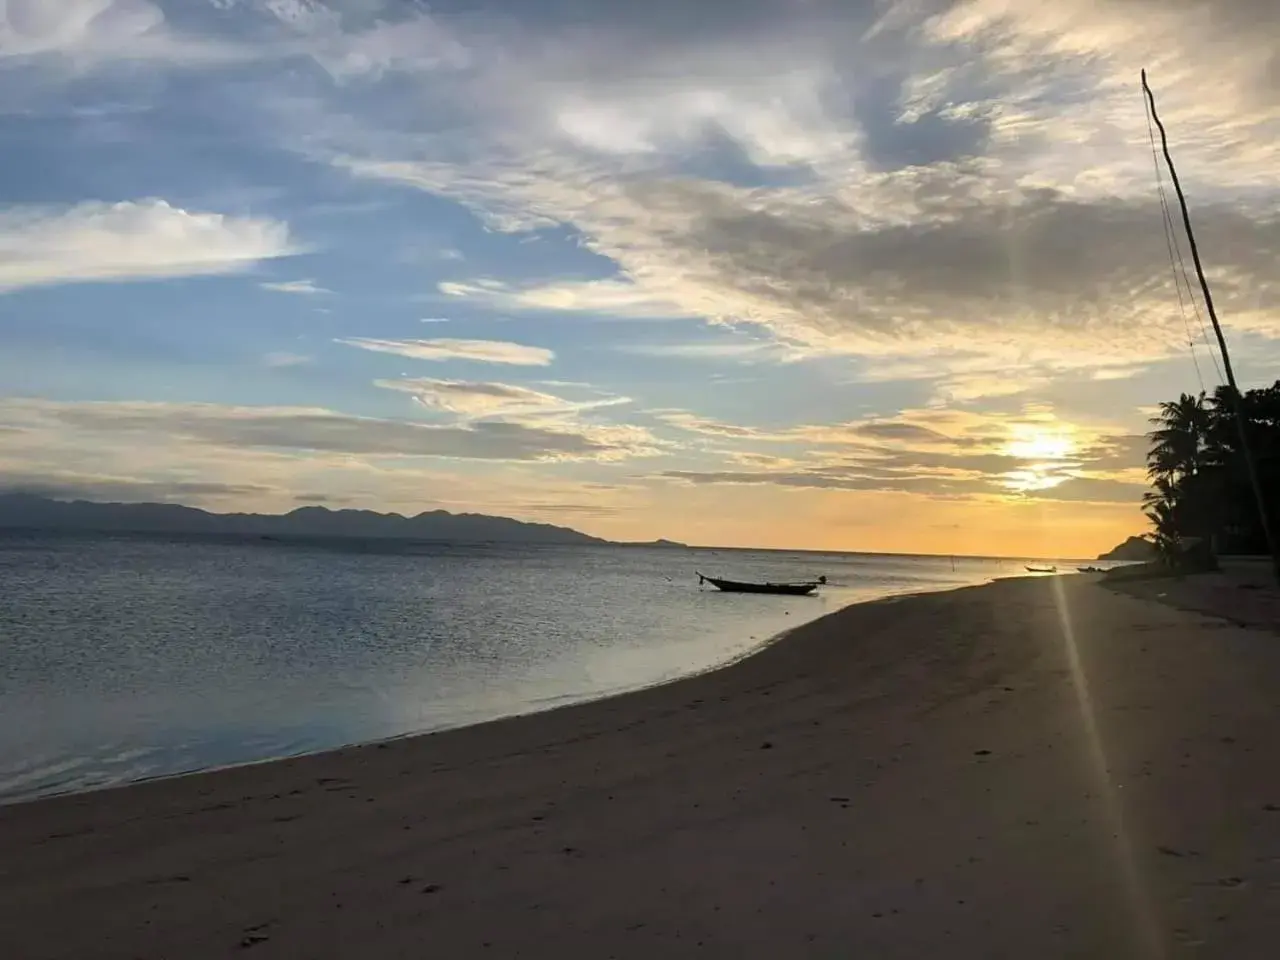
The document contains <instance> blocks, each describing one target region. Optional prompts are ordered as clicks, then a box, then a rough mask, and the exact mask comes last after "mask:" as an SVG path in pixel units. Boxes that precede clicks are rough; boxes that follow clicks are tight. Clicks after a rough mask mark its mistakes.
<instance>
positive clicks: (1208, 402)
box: [1143, 381, 1280, 553]
mask: <svg viewBox="0 0 1280 960" xmlns="http://www.w3.org/2000/svg"><path fill="white" fill-rule="evenodd" d="M1228 391H1229V388H1228V387H1219V388H1218V389H1217V390H1216V391H1214V394H1213V395H1212V396H1210V397H1206V396H1205V395H1204V394H1203V393H1201V394H1199V395H1192V394H1187V393H1184V394H1182V396H1180V397H1179V398H1178V399H1177V400H1174V401H1166V402H1165V403H1162V404H1160V411H1159V413H1158V414H1157V415H1156V416H1154V417H1152V418H1151V424H1152V427H1153V428H1154V429H1153V430H1152V431H1151V433H1149V434H1148V435H1147V436H1148V439H1149V440H1150V441H1151V446H1150V448H1149V450H1148V451H1147V475H1148V477H1149V478H1150V480H1151V490H1150V491H1149V492H1148V493H1147V495H1146V496H1145V497H1144V498H1143V506H1144V512H1145V513H1146V515H1147V518H1148V519H1149V520H1150V521H1151V524H1152V527H1153V528H1154V539H1155V542H1156V545H1157V547H1160V548H1161V549H1162V551H1165V552H1169V551H1172V550H1173V549H1174V548H1175V547H1176V545H1177V543H1178V542H1179V540H1180V539H1181V538H1183V537H1203V538H1210V539H1212V540H1213V542H1214V543H1215V545H1216V547H1217V550H1218V552H1220V553H1266V551H1267V544H1266V537H1265V536H1264V534H1263V530H1262V524H1261V522H1260V520H1259V517H1258V510H1257V506H1256V504H1255V502H1254V498H1253V492H1252V490H1251V489H1250V485H1249V474H1248V470H1247V468H1246V465H1245V462H1244V457H1243V454H1242V452H1241V450H1240V438H1239V434H1238V433H1237V431H1236V425H1235V423H1234V422H1233V420H1232V416H1233V414H1232V406H1233V405H1232V403H1231V394H1230V393H1229V392H1228ZM1240 407H1241V410H1242V411H1243V415H1244V418H1245V428H1246V430H1247V432H1248V435H1249V440H1250V443H1251V445H1252V446H1253V450H1254V456H1255V458H1256V460H1257V464H1258V472H1259V475H1260V479H1261V481H1262V489H1263V493H1264V495H1265V496H1266V498H1267V503H1268V507H1269V511H1270V513H1271V514H1272V515H1273V516H1274V515H1276V512H1277V510H1278V509H1280V381H1276V383H1275V384H1274V385H1273V386H1270V387H1262V388H1258V389H1256V390H1250V391H1248V392H1247V393H1245V394H1244V395H1243V397H1241V404H1240Z"/></svg>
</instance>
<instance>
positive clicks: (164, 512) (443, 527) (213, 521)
mask: <svg viewBox="0 0 1280 960" xmlns="http://www.w3.org/2000/svg"><path fill="white" fill-rule="evenodd" d="M0 528H8V529H15V528H24V529H39V530H61V531H84V532H92V533H170V534H192V533H204V534H220V535H229V536H249V537H355V538H369V539H376V538H384V539H399V540H436V541H453V542H467V543H542V544H565V545H574V544H577V545H590V544H607V543H610V541H608V540H602V539H601V538H599V537H593V536H590V535H589V534H585V533H582V532H580V531H578V530H573V529H570V528H569V527H558V526H555V525H553V524H549V523H530V522H527V521H523V520H513V519H511V518H510V517H493V516H487V515H485V514H479V513H450V512H448V511H447V510H430V511H426V512H424V513H419V514H417V515H416V516H403V515H401V514H398V513H378V512H376V511H373V510H330V509H328V508H327V507H318V506H309V507H299V508H298V509H296V510H292V511H290V512H289V513H284V514H269V513H211V512H209V511H208V510H201V509H199V508H196V507H187V506H183V505H181V504H175V503H99V502H96V501H90V500H56V499H53V498H50V497H45V496H40V495H38V494H32V493H0ZM629 545H630V546H651V547H682V546H684V544H679V543H676V542H674V541H671V540H655V541H653V542H651V543H643V544H629Z"/></svg>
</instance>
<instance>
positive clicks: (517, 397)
mask: <svg viewBox="0 0 1280 960" xmlns="http://www.w3.org/2000/svg"><path fill="white" fill-rule="evenodd" d="M375 385H376V386H379V387H382V388H383V389H385V390H396V391H399V392H400V393H407V394H409V395H410V396H412V397H413V398H414V400H416V401H417V402H418V403H420V404H421V405H422V406H424V407H427V408H428V409H431V410H439V411H444V412H447V413H452V414H457V415H459V416H462V417H468V418H504V419H511V418H520V417H524V418H528V417H546V416H562V415H564V414H569V413H579V412H582V411H585V410H594V409H598V408H600V407H613V406H618V405H620V404H625V403H630V402H631V401H630V400H628V399H627V398H626V397H605V398H598V399H593V400H582V401H574V400H567V399H565V398H564V397H559V396H556V395H554V394H550V393H545V392H543V391H541V390H534V389H532V388H530V387H523V386H519V385H517V384H511V383H492V382H486V381H476V380H436V379H432V378H429V377H412V378H407V379H402V380H377V381H375Z"/></svg>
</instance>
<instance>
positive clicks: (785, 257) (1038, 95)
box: [330, 0, 1280, 403]
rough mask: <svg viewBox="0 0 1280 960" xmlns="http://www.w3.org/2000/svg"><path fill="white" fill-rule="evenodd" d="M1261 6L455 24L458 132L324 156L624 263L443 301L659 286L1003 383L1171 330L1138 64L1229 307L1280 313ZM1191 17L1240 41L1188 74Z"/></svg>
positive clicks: (685, 309)
mask: <svg viewBox="0 0 1280 960" xmlns="http://www.w3.org/2000/svg"><path fill="white" fill-rule="evenodd" d="M1259 7H1261V4H1257V3H1254V4H1249V3H1246V2H1243V0H1241V2H1238V3H1234V4H1228V5H1226V7H1225V10H1226V11H1227V12H1225V13H1224V14H1223V15H1222V17H1221V18H1219V17H1218V16H1217V15H1216V14H1215V17H1214V18H1213V20H1212V22H1211V23H1210V21H1208V20H1205V18H1204V15H1203V11H1204V9H1206V8H1204V7H1203V6H1202V5H1197V4H1195V3H1192V2H1190V0H1188V2H1185V3H1174V4H1169V5H1164V6H1162V7H1161V8H1160V9H1159V10H1157V9H1156V8H1155V7H1154V6H1153V5H1152V4H1143V3H1132V4H1125V3H1120V2H1116V0H1111V2H1108V0H1103V2H1096V0H1089V2H1085V0H1065V2H1064V3H1062V4H1057V5H1053V4H1045V3H1039V2H1033V0H939V2H930V3H922V4H906V3H901V4H893V5H884V4H879V5H873V4H870V3H865V4H843V5H832V4H824V3H811V4H806V5H805V7H804V10H803V12H801V13H797V12H796V10H795V9H794V8H792V7H789V6H788V7H787V8H786V9H785V10H784V9H783V8H782V7H779V6H774V5H769V4H761V5H760V6H759V7H758V8H753V10H754V13H753V15H752V16H751V17H749V18H746V19H745V20H738V21H735V23H734V24H733V25H725V26H724V29H723V31H722V33H721V34H719V35H716V36H710V35H708V34H706V33H700V32H698V31H690V30H685V31H684V32H683V33H682V32H681V30H680V29H677V26H678V25H683V26H685V27H688V24H687V23H686V22H684V21H681V20H680V18H679V14H678V12H677V11H675V10H674V9H667V8H663V9H662V10H657V11H654V12H653V17H652V22H651V23H649V24H646V25H643V26H641V25H638V24H635V23H633V22H631V21H630V20H628V19H627V18H626V17H625V16H622V15H618V16H616V17H613V18H612V22H609V23H604V22H599V23H596V24H595V25H594V26H593V27H592V28H591V29H590V30H586V31H583V32H581V33H574V32H572V31H569V32H563V33H561V34H559V35H557V36H555V37H551V36H549V35H548V34H546V33H544V32H540V31H539V30H538V29H537V28H536V26H534V27H531V28H530V34H529V36H527V37H522V38H521V42H520V44H519V45H512V44H509V43H508V42H507V41H506V40H504V39H503V35H502V34H501V33H500V32H499V33H495V34H492V35H485V36H484V37H473V38H471V40H472V41H474V42H470V41H469V43H470V46H471V48H472V50H473V55H472V67H471V70H470V72H468V73H467V75H466V76H465V77H463V78H455V79H454V80H450V81H448V82H449V83H454V82H456V83H457V84H458V86H457V87H456V88H455V92H456V94H457V95H458V96H460V97H464V98H466V100H467V102H468V103H473V104H474V105H475V112H474V114H473V115H472V116H470V118H469V119H468V121H467V122H466V126H465V129H466V131H467V137H466V141H465V142H462V141H460V140H450V141H449V142H448V143H447V144H446V143H445V142H444V141H443V139H442V138H441V137H438V136H432V135H427V134H423V133H421V132H420V131H415V130H414V129H412V128H411V127H407V128H404V129H394V130H383V131H381V132H382V133H383V134H385V136H383V137H382V138H381V140H380V145H379V148H378V149H377V150H375V151H369V150H368V149H367V148H365V149H363V150H362V149H361V148H359V147H357V146H356V144H355V141H354V140H350V141H346V142H343V141H342V138H341V137H339V138H338V140H337V141H335V142H334V144H333V146H332V149H331V151H330V159H331V162H333V163H335V164H336V165H338V166H339V167H341V168H343V169H346V170H348V171H349V172H351V173H353V174H354V175H356V176H360V177H363V178H370V179H376V180H381V181H384V182H389V183H399V184H403V185H406V186H411V187H414V188H417V189H420V190H425V191H428V192H431V193H433V194H437V195H440V196H444V197H447V198H450V199H454V200H457V201H460V202H462V203H465V204H467V205H469V206H470V207H471V208H472V209H474V210H476V211H477V212H479V213H480V214H481V215H482V216H483V217H485V218H486V222H487V223H488V224H489V225H490V226H491V227H493V228H495V229H500V230H509V231H520V230H529V229H534V228H543V227H559V228H567V229H569V230H571V231H572V232H573V234H574V235H575V236H576V237H579V238H580V243H581V245H582V246H583V247H585V248H586V249H587V250H589V251H590V252H592V253H594V254H598V255H600V256H603V257H605V258H607V259H609V260H610V261H611V262H612V264H613V265H614V266H615V267H616V268H617V270H618V272H619V275H620V276H621V277H623V278H625V279H624V280H621V281H618V280H610V281H593V282H589V283H584V284H564V283H562V282H552V283H547V284H542V285H537V284H535V285H531V286H520V287H515V288H510V287H494V286H492V285H489V286H486V285H482V284H480V283H478V282H472V283H470V284H465V285H464V284H459V285H457V286H456V287H455V288H453V290H454V293H455V294H456V295H466V296H470V297H473V298H476V299H479V300H482V301H484V302H486V303H489V304H491V305H494V306H501V308H503V309H518V308H519V309H528V308H529V306H530V304H532V305H533V306H534V307H536V308H537V309H543V308H547V309H567V310H577V309H582V310H590V311H595V310H599V311H602V312H607V311H608V310H609V309H610V306H611V302H612V306H613V308H614V310H615V312H618V313H619V314H620V315H626V316H641V315H644V314H646V313H652V312H655V311H656V309H657V307H656V306H650V305H649V304H650V303H655V304H656V303H661V304H663V305H664V307H663V309H664V311H665V313H664V315H671V316H682V315H683V316H688V315H692V316H697V317H702V318H706V319H708V320H711V321H713V322H716V323H724V324H732V325H737V326H747V327H754V328H756V329H757V330H758V331H760V332H761V333H763V334H765V335H767V336H771V337H774V338H776V339H777V340H778V341H779V342H781V343H784V344H787V345H793V346H799V347H800V348H802V349H804V350H806V351H808V352H810V353H825V354H841V355H855V356H862V357H869V358H875V359H876V360H877V362H879V361H899V360H902V361H912V362H916V361H918V362H919V363H920V364H921V365H923V366H925V367H927V368H928V369H929V379H933V380H936V381H937V385H936V391H937V398H938V399H939V400H940V401H943V402H957V403H963V402H972V401H976V400H981V399H989V398H993V397H1002V396H1003V397H1007V396H1015V395H1017V394H1019V393H1025V392H1031V391H1036V390H1040V389H1042V388H1043V387H1045V386H1046V385H1047V384H1048V383H1049V382H1051V381H1052V380H1053V379H1055V378H1057V377H1060V376H1062V375H1064V374H1069V375H1075V374H1077V373H1080V372H1084V373H1086V374H1091V373H1093V371H1095V370H1096V369H1098V365H1099V363H1103V364H1105V365H1106V366H1105V369H1101V370H1099V371H1098V372H1097V373H1096V376H1097V377H1098V378H1100V379H1101V378H1113V377H1114V378H1121V377H1124V376H1128V375H1132V374H1135V373H1137V372H1138V371H1139V370H1140V369H1141V368H1142V367H1143V365H1145V364H1149V363H1152V362H1156V361H1159V360H1162V359H1166V358H1169V357H1174V356H1181V355H1182V354H1183V353H1184V352H1185V349H1186V347H1185V341H1186V332H1185V329H1184V325H1183V320H1182V317H1181V316H1180V314H1179V312H1178V306H1177V297H1176V295H1175V292H1174V288H1173V283H1172V280H1171V278H1170V267H1169V263H1168V255H1167V251H1166V247H1165V241H1164V237H1163V235H1162V229H1161V226H1160V212H1159V208H1158V206H1157V204H1156V203H1155V197H1156V194H1155V184H1154V182H1153V170H1152V167H1151V156H1150V153H1149V151H1148V150H1147V149H1146V147H1145V131H1144V129H1143V128H1144V127H1145V119H1144V114H1143V107H1142V101H1141V98H1140V95H1139V92H1138V90H1137V87H1136V79H1137V78H1136V72H1135V71H1136V65H1138V64H1141V63H1143V62H1149V63H1152V64H1153V65H1155V66H1158V67H1159V70H1160V76H1161V88H1162V100H1163V101H1164V102H1165V103H1167V114H1168V116H1169V118H1170V119H1171V121H1172V122H1174V123H1176V124H1177V127H1178V130H1179V133H1178V140H1179V146H1178V148H1177V149H1178V153H1179V157H1180V160H1181V159H1182V157H1183V156H1184V155H1185V164H1184V178H1185V179H1186V180H1187V181H1188V183H1189V184H1190V186H1191V187H1192V189H1193V190H1194V191H1195V192H1196V198H1195V199H1196V212H1195V216H1196V222H1197V226H1198V228H1199V232H1200V233H1201V235H1202V236H1201V243H1202V246H1203V247H1204V248H1205V249H1206V250H1212V254H1211V256H1210V261H1211V265H1212V266H1213V269H1214V280H1215V284H1216V291H1217V293H1218V297H1219V299H1220V300H1221V301H1222V307H1223V313H1224V315H1229V316H1230V317H1231V323H1232V324H1233V325H1234V326H1235V327H1236V328H1237V329H1241V330H1248V331H1253V332H1257V333H1260V334H1262V335H1265V336H1268V337H1276V336H1280V321H1277V320H1276V316H1277V315H1278V314H1277V310H1278V309H1280V288H1278V287H1277V286H1276V285H1275V284H1274V283H1272V282H1271V279H1270V274H1271V268H1270V266H1269V265H1270V264H1272V263H1274V261H1275V258H1276V257H1277V256H1280V217H1277V215H1276V210H1277V207H1278V206H1280V203H1278V198H1277V191H1276V188H1275V186H1274V183H1273V182H1272V181H1273V179H1274V178H1273V171H1274V169H1276V167H1277V166H1278V165H1280V152H1278V150H1277V146H1276V145H1277V144H1280V137H1277V136H1275V134H1276V132H1277V130H1278V129H1280V115H1277V114H1276V113H1275V111H1274V109H1273V106H1269V104H1273V103H1274V99H1272V100H1271V101H1268V100H1266V99H1265V98H1260V97H1259V96H1258V95H1257V91H1258V90H1260V89H1274V84H1275V76H1276V75H1280V70H1276V69H1275V68H1274V64H1275V62H1276V58H1275V51H1274V49H1273V45H1269V42H1268V41H1267V40H1266V39H1265V38H1266V37H1268V36H1270V34H1268V33H1267V32H1266V30H1267V29H1268V28H1269V27H1270V26H1273V25H1274V22H1275V15H1273V14H1270V13H1267V12H1265V11H1261V10H1260V9H1258V8H1259ZM1215 9H1217V8H1215ZM1202 24H1209V26H1208V28H1207V29H1208V33H1209V34H1210V35H1211V36H1210V39H1211V40H1212V42H1213V44H1214V45H1215V49H1217V48H1218V46H1217V45H1218V44H1221V49H1224V50H1231V49H1235V48H1237V47H1238V49H1239V50H1240V51H1241V53H1242V56H1241V58H1240V60H1239V62H1236V60H1235V58H1234V57H1233V56H1228V57H1227V58H1226V59H1227V60H1230V61H1232V62H1230V63H1229V64H1226V65H1224V68H1223V70H1221V71H1214V73H1213V76H1212V77H1211V78H1210V79H1208V80H1204V79H1203V78H1201V80H1200V81H1199V82H1198V81H1197V79H1196V77H1197V74H1196V72H1195V71H1193V70H1191V69H1190V68H1188V67H1187V66H1185V64H1188V63H1192V62H1197V61H1196V59H1195V58H1194V57H1189V56H1188V53H1189V52H1190V51H1191V50H1192V49H1193V46H1194V43H1195V41H1196V38H1197V34H1198V33H1200V32H1203V31H1201V30H1200V25H1202ZM459 29H461V27H459ZM1232 45H1236V46H1235V47H1233V46H1232ZM622 50H626V51H627V55H626V56H625V57H624V56H619V55H618V53H619V51H622ZM1149 56H1150V57H1151V58H1152V59H1149V60H1148V59H1147V57H1149ZM761 64H768V67H767V68H765V69H761ZM1265 70H1270V71H1271V73H1270V74H1267V75H1266V76H1265V77H1263V76H1262V75H1261V73H1260V71H1263V72H1265ZM499 90H500V91H502V92H503V95H504V96H505V97H507V100H506V101H505V102H504V103H497V102H496V101H494V100H491V99H490V96H491V95H494V96H496V92H497V91H499ZM770 90H777V91H778V96H777V98H776V99H775V100H774V101H772V102H770V101H769V100H768V97H767V93H768V91H770ZM1197 97H1200V98H1201V99H1199V100H1197V99H1196V98H1197ZM1184 140H1185V145H1183V141H1184ZM1184 243H1185V240H1184ZM446 289H448V288H446ZM637 303H638V304H639V305H638V306H637V305H636V304H637ZM1120 357H1123V358H1125V360H1124V364H1123V365H1121V364H1120V363H1119V361H1118V360H1117V358H1120Z"/></svg>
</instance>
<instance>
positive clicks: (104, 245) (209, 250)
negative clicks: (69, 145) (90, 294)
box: [0, 200, 301, 291]
mask: <svg viewBox="0 0 1280 960" xmlns="http://www.w3.org/2000/svg"><path fill="white" fill-rule="evenodd" d="M300 249H301V248H300V247H299V245H298V244H296V243H295V242H294V241H293V240H292V238H291V237H290V235H289V227H288V225H287V224H285V223H282V222H280V221H277V220H268V219H264V218H254V217H232V216H225V215H223V214H220V213H206V212H190V211H187V210H182V209H179V208H177V207H174V206H171V205H169V204H168V203H166V202H165V201H164V200H143V201H136V202H122V203H114V204H107V203H96V202H87V203H81V204H78V205H76V206H73V207H69V208H63V209H61V210H53V209H48V208H44V207H36V208H21V207H19V208H10V209H9V210H7V211H3V212H0V291H5V290H16V289H19V288H21V287H36V286H47V285H52V284H59V283H77V282H89V281H124V280H154V279H161V278H166V277H184V276H204V275H212V274H223V273H235V272H239V271H243V270H247V269H249V268H251V267H253V266H254V265H255V264H258V263H260V262H262V261H264V260H271V259H275V258H278V257H287V256H290V255H292V254H295V253H298V252H300Z"/></svg>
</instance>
